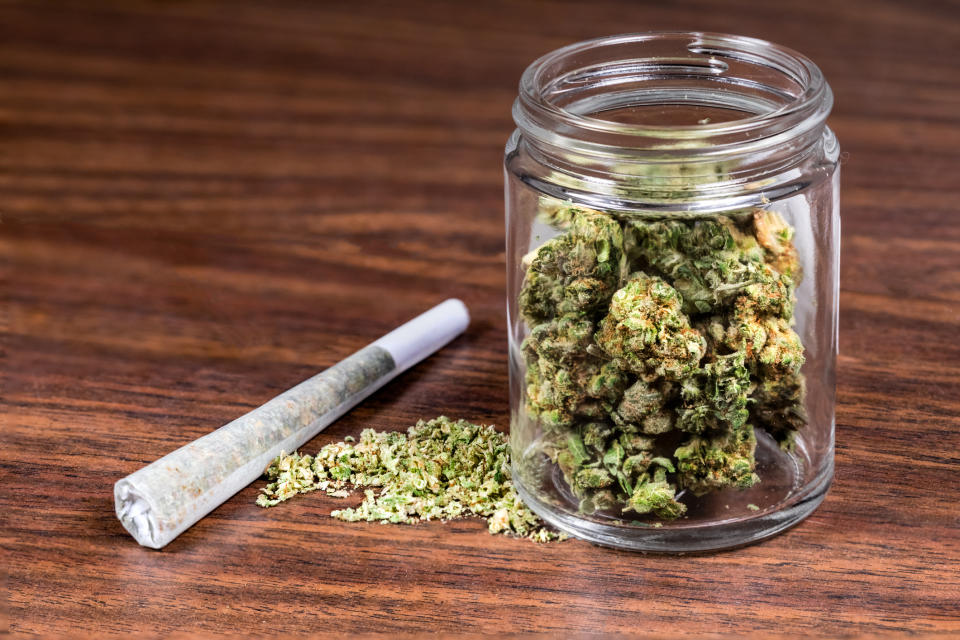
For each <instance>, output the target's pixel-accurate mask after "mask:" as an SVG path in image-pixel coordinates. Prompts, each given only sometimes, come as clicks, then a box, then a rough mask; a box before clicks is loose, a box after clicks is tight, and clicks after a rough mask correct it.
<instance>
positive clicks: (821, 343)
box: [505, 33, 840, 552]
mask: <svg viewBox="0 0 960 640" xmlns="http://www.w3.org/2000/svg"><path fill="white" fill-rule="evenodd" d="M831 104H832V95H831V93H830V89H829V87H828V85H827V84H826V82H825V81H824V79H823V77H822V75H821V73H820V71H819V69H817V67H816V66H815V65H814V64H813V63H812V62H811V61H810V60H808V59H807V58H805V57H803V56H801V55H799V54H797V53H795V52H793V51H790V50H788V49H785V48H782V47H779V46H776V45H773V44H771V43H768V42H763V41H759V40H754V39H750V38H742V37H736V36H726V35H716V34H703V33H651V34H638V35H628V36H617V37H611V38H603V39H599V40H592V41H588V42H583V43H579V44H575V45H572V46H569V47H566V48H564V49H560V50H558V51H555V52H553V53H550V54H548V55H546V56H544V57H543V58H541V59H539V60H537V61H536V62H534V63H533V64H532V65H531V66H530V67H529V68H528V69H527V71H526V72H525V73H524V75H523V78H522V80H521V83H520V95H519V97H518V98H517V101H516V103H515V105H514V119H515V121H516V123H517V130H516V131H515V132H514V133H513V135H512V136H511V138H510V140H509V141H508V143H507V147H506V157H505V169H506V172H505V178H506V213H507V272H508V273H507V280H508V301H507V307H508V318H509V349H510V384H511V393H510V403H511V445H512V450H513V475H514V482H515V484H516V486H517V488H518V490H519V492H520V493H521V495H522V496H523V498H524V500H525V501H526V502H527V504H529V505H530V507H531V508H532V509H533V510H534V511H536V512H537V513H538V514H539V515H540V516H541V517H543V518H544V519H545V520H546V521H548V522H550V523H551V524H553V525H555V526H556V527H558V528H560V529H562V530H564V531H566V532H568V533H570V534H572V535H574V536H577V537H581V538H584V539H587V540H590V541H592V542H596V543H599V544H604V545H609V546H615V547H624V548H630V549H637V550H645V551H659V552H687V551H701V550H709V549H720V548H725V547H730V546H736V545H741V544H746V543H749V542H752V541H756V540H759V539H762V538H764V537H767V536H770V535H773V534H775V533H777V532H779V531H782V530H783V529H785V528H787V527H789V526H791V525H792V524H795V523H796V522H798V521H800V520H801V519H803V518H804V517H806V516H807V515H809V514H810V513H811V512H812V511H813V510H814V509H815V508H816V506H817V505H818V504H819V503H820V502H821V501H822V500H823V498H824V495H825V494H826V491H827V489H828V487H829V484H830V480H831V478H832V474H833V430H834V367H835V360H836V352H837V338H836V332H837V293H838V291H837V289H838V259H839V224H840V221H839V211H838V187H839V182H838V181H839V171H838V164H837V158H838V152H839V149H838V146H837V142H836V139H835V138H834V136H833V134H832V132H831V131H830V130H829V129H828V128H827V127H826V126H825V119H826V116H827V114H828V113H829V111H830V107H831Z"/></svg>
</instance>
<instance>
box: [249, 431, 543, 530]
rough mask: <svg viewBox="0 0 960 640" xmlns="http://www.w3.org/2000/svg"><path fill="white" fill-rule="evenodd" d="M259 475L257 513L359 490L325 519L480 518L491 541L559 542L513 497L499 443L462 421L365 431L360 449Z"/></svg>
mask: <svg viewBox="0 0 960 640" xmlns="http://www.w3.org/2000/svg"><path fill="white" fill-rule="evenodd" d="M351 440H352V439H351ZM265 473H266V475H267V477H268V478H269V479H270V480H271V482H270V483H269V484H267V486H266V487H264V488H263V489H262V490H261V491H262V493H261V495H260V496H258V498H257V504H258V505H260V506H261V507H269V506H273V505H275V504H278V503H280V502H283V501H284V500H288V499H289V498H292V497H293V496H295V495H297V494H298V493H306V492H309V491H314V490H318V489H319V490H321V491H325V492H326V493H327V494H328V495H332V496H337V497H346V496H348V495H349V491H350V490H351V489H358V488H366V490H365V491H364V499H363V502H361V503H360V505H359V506H357V507H352V508H347V509H338V510H336V511H334V512H333V513H331V514H330V515H332V516H333V517H335V518H339V519H341V520H347V521H351V522H355V521H360V520H365V521H370V522H374V521H379V522H393V523H412V522H416V521H419V520H433V519H440V520H450V519H453V518H462V517H466V516H480V517H483V518H486V519H487V524H488V528H489V530H490V532H491V533H509V534H513V535H517V536H522V537H527V538H531V539H533V540H535V541H537V542H548V541H551V540H557V539H559V538H560V537H561V536H559V535H558V534H557V533H555V532H553V531H551V530H549V529H547V528H546V527H545V526H544V524H543V522H542V521H541V520H540V519H539V518H538V517H537V516H536V515H534V513H533V512H532V511H530V510H529V509H528V508H527V506H526V505H524V504H523V502H522V501H521V500H520V497H519V496H518V495H517V492H516V490H515V489H514V487H513V482H512V481H511V479H510V445H509V443H508V442H507V439H506V437H504V435H503V434H501V433H499V432H497V431H496V430H494V428H493V427H492V426H480V425H476V424H472V423H470V422H467V421H465V420H451V419H449V418H446V417H443V416H441V417H439V418H436V419H434V420H430V421H423V420H421V421H420V422H418V423H417V424H416V426H413V427H410V429H409V430H408V431H407V433H406V434H404V433H400V432H378V431H374V430H373V429H365V430H364V431H363V432H362V433H361V434H360V439H359V441H357V442H355V443H354V442H352V441H347V440H344V441H343V442H337V443H333V444H329V445H327V446H325V447H323V448H322V449H321V450H320V452H319V453H317V455H316V456H314V457H311V456H301V455H299V454H297V453H293V454H289V455H281V456H279V457H278V458H277V459H276V460H274V462H273V463H272V464H271V465H270V466H269V467H268V468H267V470H266V472H265ZM374 487H375V488H376V491H374V489H373V488H374Z"/></svg>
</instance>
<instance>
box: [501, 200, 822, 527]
mask: <svg viewBox="0 0 960 640" xmlns="http://www.w3.org/2000/svg"><path fill="white" fill-rule="evenodd" d="M540 216H541V219H543V220H544V221H545V222H546V223H548V224H550V225H551V226H553V227H554V228H557V229H559V230H560V231H561V232H562V233H561V234H560V235H558V236H557V237H555V238H553V239H551V240H548V241H547V242H545V243H544V244H542V245H541V246H540V247H538V248H537V249H536V250H534V251H533V252H531V253H530V254H529V255H528V256H526V257H525V258H524V266H525V267H526V269H527V271H526V275H525V278H524V283H523V288H522V290H521V292H520V297H519V306H520V312H521V314H522V316H523V319H524V321H525V322H526V324H527V326H528V327H529V335H528V337H527V338H526V340H525V341H524V343H523V352H524V357H525V359H526V364H527V369H526V407H527V411H528V413H529V414H530V415H531V416H532V417H533V418H535V419H537V420H538V421H539V422H540V424H541V425H542V428H543V430H544V432H545V433H544V437H543V441H542V446H541V451H542V452H543V453H544V454H546V455H547V456H548V457H549V459H550V460H551V461H553V462H554V463H556V465H557V466H558V467H559V468H560V470H561V471H562V474H563V477H564V479H565V481H566V483H567V484H568V485H569V487H570V490H571V491H572V492H573V494H574V495H575V496H576V497H577V498H578V499H579V500H580V509H581V510H582V511H584V512H586V513H590V512H594V511H596V510H599V509H619V510H621V511H623V512H626V513H630V512H632V513H636V514H652V515H654V516H656V517H659V518H663V519H673V518H677V517H679V516H681V515H683V514H684V513H685V511H686V506H685V505H684V504H683V503H682V502H680V501H678V500H677V499H676V496H677V494H678V492H680V491H681V490H687V491H689V492H691V493H693V494H695V495H703V494H705V493H708V492H711V491H715V490H719V489H724V488H727V487H739V488H746V487H750V486H752V485H754V484H755V483H757V482H758V481H759V478H758V476H757V474H756V473H755V471H754V470H755V466H756V461H755V459H754V450H755V448H756V437H755V434H754V427H755V426H757V427H762V428H764V429H766V430H767V431H768V432H769V433H770V435H772V436H773V437H774V438H776V439H777V441H778V442H779V443H780V445H781V447H783V448H784V449H785V450H788V449H790V448H791V447H792V446H793V442H794V438H795V435H796V430H797V429H798V428H800V427H802V426H803V425H804V424H805V423H806V415H805V412H804V407H803V395H804V382H803V378H802V376H801V374H800V367H801V365H802V364H803V361H804V356H803V345H802V344H801V342H800V339H799V337H798V336H797V334H796V333H795V332H794V330H793V329H792V326H791V325H792V321H793V309H794V303H795V297H794V288H795V286H796V284H797V283H798V282H799V279H800V277H801V272H800V266H799V262H798V258H797V251H796V248H795V247H794V245H793V242H792V238H793V229H792V228H791V227H790V226H789V225H788V224H787V223H786V222H785V221H784V219H783V218H782V217H781V216H780V215H779V214H778V213H776V212H773V211H769V210H765V209H754V210H746V211H738V212H735V213H731V214H730V215H727V216H716V217H713V218H709V219H697V220H693V219H667V220H665V219H660V220H652V219H636V218H634V219H618V218H617V217H615V216H613V215H610V214H607V213H604V212H600V211H594V210H591V209H587V208H584V207H579V206H573V205H570V204H563V203H559V202H558V201H553V200H549V199H544V200H543V201H542V203H541V211H540Z"/></svg>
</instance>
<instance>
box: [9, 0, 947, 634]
mask: <svg viewBox="0 0 960 640" xmlns="http://www.w3.org/2000/svg"><path fill="white" fill-rule="evenodd" d="M958 25H960V8H958V5H956V4H955V3H951V2H936V1H929V2H924V1H913V2H902V3H897V2H890V1H867V0H856V1H851V2H843V3H840V2H835V3H817V2H803V3H783V2H776V3H770V2H755V1H747V0H736V1H734V2H729V3H716V2H708V1H707V0H699V1H695V2H677V3H662V2H660V3H635V2H624V3H618V2H612V1H602V2H560V3H553V4H549V5H548V4H545V3H538V2H523V3H518V2H509V3H508V2H505V1H504V2H493V3H469V4H468V3H440V2H420V1H418V2H406V3H389V2H376V3H363V4H362V6H361V5H360V4H359V3H332V2H331V3H328V2H323V3H299V2H270V3H257V2H230V3H207V2H198V3H185V2H167V3H157V4H153V3H144V2H123V3H120V2H118V3H91V2H83V3H81V2H75V3H70V2H66V3H65V2H58V3H53V2H49V3H47V2H12V3H10V2H7V3H3V4H2V6H0V219H2V223H0V257H2V262H0V264H2V271H0V274H2V280H0V286H2V288H0V293H2V307H0V322H2V329H3V344H2V355H3V360H2V371H0V373H2V391H0V394H2V421H3V423H2V425H3V440H4V443H3V447H2V452H0V458H2V467H0V468H2V474H3V490H2V493H0V506H2V510H3V534H2V543H3V544H2V547H3V555H4V558H3V562H2V564H3V566H4V569H5V571H6V572H7V575H6V580H5V582H6V588H7V592H8V593H7V598H6V599H7V600H8V603H7V607H6V610H5V613H6V614H7V615H8V616H9V624H10V630H11V631H12V632H14V633H15V634H17V635H23V636H26V635H31V634H43V635H50V636H64V635H66V634H81V635H82V634H86V635H96V636H97V637H104V636H112V635H129V634H132V633H136V632H140V633H147V634H150V633H161V634H168V633H172V632H183V633H189V632H201V633H204V634H206V635H233V634H237V633H250V634H256V635H264V634H279V633H280V632H283V633H284V635H288V636H289V635H296V634H297V633H311V632H331V631H335V632H341V633H346V632H351V631H358V632H384V633H386V632H416V631H420V632H434V631H436V632H445V633H448V634H450V633H478V634H489V633H509V632H514V633H516V632H531V631H533V632H541V633H546V634H551V635H552V634H557V633H560V632H563V633H564V634H566V635H585V634H592V633H597V632H603V633H611V634H612V633H618V634H631V633H644V632H647V633H653V634H656V635H659V636H665V637H666V636H670V637H673V636H686V635H693V634H708V635H711V634H712V635H726V634H731V633H734V632H736V633H740V634H749V633H753V634H759V635H764V636H768V635H775V634H780V635H785V636H796V635H798V634H799V635H812V634H823V635H830V636H836V635H855V634H870V635H884V634H894V635H896V634H903V633H913V634H920V635H923V634H929V635H943V636H949V635H951V634H960V612H958V602H960V577H958V565H960V539H958V525H960V519H958V516H960V507H958V503H960V454H958V451H960V339H958V332H960V225H958V224H957V221H958V219H957V213H958V209H957V203H958V202H960V182H957V180H956V175H957V173H958V169H960V162H958V161H960V74H958V71H957V66H956V60H955V56H956V43H957V42H958V41H960V29H958ZM667 28H673V29H691V28H693V29H705V30H713V31H728V32H735V33H742V34H744V35H752V36H758V37H764V38H768V39H771V40H775V41H778V42H781V43H783V44H786V45H788V46H792V47H794V48H796V49H799V50H802V51H804V52H805V53H807V54H808V55H810V56H811V57H812V58H814V59H815V60H816V61H817V62H818V63H819V64H820V65H821V66H822V68H823V69H824V71H825V73H826V75H827V77H828V79H829V80H830V82H831V84H832V85H833V88H834V91H835V93H836V96H837V102H836V108H835V112H834V115H833V116H832V118H831V124H832V126H833V127H834V129H835V130H836V132H837V134H838V136H839V138H840V140H841V143H842V145H843V147H844V149H845V156H844V158H845V160H844V169H843V171H844V177H843V182H844V186H843V223H844V224H843V259H842V274H841V282H842V295H841V333H840V348H841V357H840V362H839V385H838V396H839V406H838V416H837V418H838V423H837V471H836V479H835V484H834V487H833V488H832V490H831V492H830V494H829V496H828V497H827V499H826V502H825V503H824V504H823V506H822V507H821V508H820V509H819V510H818V511H817V512H816V513H815V514H814V515H813V516H812V517H811V518H810V519H809V520H807V521H805V522H804V523H803V524H801V525H800V526H798V527H796V528H795V529H793V530H791V531H789V532H787V533H786V534H784V535H781V536H779V537H777V538H774V539H772V540H770V541H768V542H765V543H763V544H760V545H756V546H752V547H748V548H745V549H740V550H736V551H730V552H726V553H720V554H714V555H707V556H696V557H684V558H673V557H657V556H642V555H635V554H627V553H620V552H615V551H611V550H607V549H602V548H598V547H593V546H591V545H589V544H586V543H581V542H578V541H570V542H566V543H563V544H558V545H547V546H537V545H534V544H532V543H529V542H526V541H522V540H513V539H508V538H503V537H492V536H490V535H488V534H487V533H486V531H485V530H484V526H483V524H482V523H481V522H479V521H461V522H454V523H447V524H443V523H430V524H423V525H419V526H411V527H391V526H382V525H376V524H354V525H349V524H345V523H341V522H338V521H334V520H331V519H330V518H328V517H327V514H328V513H329V511H330V510H331V509H332V508H333V507H334V505H335V504H340V503H339V502H337V501H336V499H333V498H327V497H325V496H319V495H311V496H309V497H304V498H303V499H300V500H297V501H295V502H292V503H290V504H288V505H285V506H284V507H283V508H277V509H272V510H261V509H259V508H258V507H256V506H254V504H253V500H254V496H255V494H256V487H255V486H251V487H249V488H247V489H246V490H245V491H243V492H242V493H241V494H239V495H238V496H236V497H235V498H233V499H232V500H230V501H228V502H227V503H226V504H224V505H223V506H222V507H220V508H219V509H217V510H216V511H215V512H214V513H212V514H211V515H210V516H209V517H207V518H206V519H204V520H203V521H201V522H200V523H199V524H198V525H197V526H195V527H193V528H192V529H191V530H189V531H188V532H186V533H185V534H184V535H182V536H181V537H180V538H179V539H177V540H176V541H175V542H173V543H172V544H171V545H170V546H169V547H167V548H166V549H165V550H164V551H162V552H154V551H149V550H147V549H144V548H141V547H139V546H137V545H136V544H135V543H134V541H133V540H132V539H131V538H130V537H129V536H128V535H127V534H126V533H125V532H124V531H123V529H122V527H121V526H120V524H119V522H118V521H117V520H116V518H115V516H114V514H113V506H112V495H111V488H112V484H113V482H114V481H115V480H116V479H118V478H120V477H122V476H124V475H126V474H128V473H130V472H132V471H133V470H135V469H137V468H139V467H140V466H141V465H143V464H145V463H147V462H149V461H152V460H154V459H156V458H157V457H159V456H161V455H163V454H165V453H167V452H168V451H170V450H171V449H173V448H175V447H176V446H179V445H180V444H182V443H185V442H187V441H190V440H192V439H193V438H196V437H197V436H199V435H201V434H203V433H205V432H207V431H209V430H210V429H212V428H215V427H217V426H219V425H221V424H223V423H224V422H226V421H228V420H230V419H232V418H234V417H236V416H238V415H240V414H241V413H243V412H244V411H246V410H247V409H249V408H251V407H254V406H256V405H258V404H260V403H262V402H263V401H265V400H267V399H268V398H270V397H272V396H273V395H274V394H276V393H277V392H279V391H281V390H283V389H285V388H287V387H289V386H291V385H292V384H294V383H296V382H298V381H300V380H301V379H303V378H305V377H307V376H308V375H310V374H312V373H314V372H316V371H318V370H320V369H322V368H324V367H326V366H329V365H331V364H332V363H334V362H336V361H338V360H339V359H341V358H342V357H344V356H345V355H347V354H349V353H351V352H352V351H354V350H355V349H356V348H357V347H359V346H361V345H363V344H366V343H367V342H369V341H370V340H371V339H373V338H376V337H378V336H379V335H381V334H382V333H383V332H385V331H387V330H389V329H390V328H392V327H394V326H396V325H397V324H398V323H400V322H401V321H403V320H406V319H408V318H409V317H412V316H413V315H415V314H416V313H418V312H420V311H422V310H424V309H426V308H427V307H429V306H430V305H432V304H435V303H436V302H438V301H440V300H442V299H444V298H447V297H450V296H458V297H460V298H462V299H464V300H465V301H466V302H467V304H468V305H469V306H470V308H471V311H472V313H473V316H474V323H473V325H472V326H471V328H470V330H469V332H468V333H467V334H466V335H464V336H463V337H462V338H460V339H459V340H457V341H456V342H455V343H453V344H451V345H450V346H449V347H448V348H446V349H444V350H443V351H442V352H440V353H438V354H437V355H435V356H434V357H432V358H430V359H429V360H427V361H426V362H424V363H423V364H421V365H420V366H418V367H416V368H415V369H413V370H411V371H410V372H409V373H407V374H406V375H404V376H403V377H402V378H399V379H397V380H396V381H394V382H393V383H391V384H390V385H389V386H388V387H386V388H384V389H383V390H381V391H380V392H379V393H378V394H377V395H376V396H374V397H373V398H371V399H370V400H369V401H367V402H365V403H364V404H363V405H362V406H360V407H358V408H357V409H356V410H355V411H353V412H352V413H350V414H349V415H347V416H346V417H345V418H343V419H342V420H341V421H339V422H338V423H337V424H335V425H333V426H332V427H331V428H330V429H329V430H328V431H327V432H325V433H323V434H321V435H320V436H319V437H317V438H316V439H315V440H314V441H313V442H311V443H310V444H309V445H308V446H307V449H308V450H313V449H316V448H318V447H319V446H321V445H322V444H324V443H326V442H328V441H331V440H334V439H340V438H342V437H343V436H345V435H347V434H353V433H356V432H357V431H358V430H359V429H360V428H362V427H366V426H374V427H378V428H381V429H398V428H403V427H405V426H407V425H409V424H410V423H411V422H413V421H414V420H416V419H417V418H421V417H432V416H435V415H438V414H447V415H451V416H462V417H467V418H470V419H473V420H477V421H486V422H492V423H495V424H497V425H500V426H501V427H504V428H505V427H506V425H507V422H508V407H507V366H506V333H505V318H504V275H503V274H504V251H503V223H502V192H501V168H500V166H501V154H502V148H503V144H504V142H505V140H506V137H507V135H508V134H509V132H510V131H511V129H512V123H511V120H510V105H511V102H512V99H513V97H514V95H515V87H516V83H517V80H518V78H519V76H520V73H521V71H522V70H523V68H524V66H525V65H526V64H527V63H529V62H530V61H531V60H532V59H534V58H535V57H536V56H538V55H540V54H542V53H544V52H546V51H548V50H551V49H553V48H555V47H557V46H560V45H563V44H566V43H569V42H572V41H575V40H578V39H582V38H585V37H591V36H597V35H603V34H608V33H618V32H623V31H629V30H645V29H667Z"/></svg>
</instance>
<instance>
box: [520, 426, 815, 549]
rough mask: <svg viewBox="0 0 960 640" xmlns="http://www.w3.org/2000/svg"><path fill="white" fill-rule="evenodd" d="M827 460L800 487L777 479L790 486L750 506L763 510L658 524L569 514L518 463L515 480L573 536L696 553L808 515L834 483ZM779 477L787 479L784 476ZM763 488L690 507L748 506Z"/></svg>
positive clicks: (773, 531)
mask: <svg viewBox="0 0 960 640" xmlns="http://www.w3.org/2000/svg"><path fill="white" fill-rule="evenodd" d="M771 442H772V439H771ZM759 449H760V450H758V462H759V459H760V458H761V457H766V456H761V453H766V454H767V455H773V454H774V452H773V451H772V450H769V449H768V450H766V451H763V450H764V449H767V447H764V446H763V444H761V446H760V447H759ZM784 455H786V454H784ZM828 459H829V462H828V463H827V464H825V465H824V466H823V468H821V469H820V471H819V473H817V475H816V476H815V477H813V478H812V479H810V480H809V481H808V482H807V483H805V484H804V485H803V486H802V487H800V486H796V485H794V486H792V487H784V486H783V484H780V483H773V484H780V486H781V487H783V488H784V489H786V491H785V493H784V495H783V496H782V499H781V500H777V501H775V504H769V503H768V504H769V506H767V505H764V508H762V509H759V508H758V507H755V505H752V504H751V505H750V507H753V508H758V509H759V510H758V511H757V512H756V513H753V512H751V511H747V515H745V514H743V512H742V510H741V509H737V508H735V509H734V511H733V512H731V516H733V517H726V518H720V517H717V516H716V515H714V517H712V518H710V517H693V518H688V519H681V520H677V521H673V522H666V523H657V522H656V521H650V522H633V523H627V522H623V521H622V520H617V519H615V518H612V517H607V516H603V515H600V517H597V515H594V516H592V517H591V516H587V517H584V515H583V514H580V513H570V512H567V511H565V510H563V509H558V508H557V505H555V504H549V503H548V502H545V501H544V500H542V499H541V498H538V497H537V496H535V495H534V494H532V493H531V492H530V491H528V490H527V488H526V486H525V485H524V482H523V481H520V480H519V479H518V478H517V475H516V468H514V471H513V474H514V477H513V483H514V486H515V487H516V489H517V492H518V493H519V494H520V497H521V498H522V499H523V501H524V502H525V503H526V504H527V506H529V507H530V509H531V510H532V511H533V512H534V513H536V514H537V515H538V516H540V517H541V518H542V519H543V520H544V521H545V522H547V523H548V524H550V525H551V526H553V527H555V528H557V529H559V530H560V531H563V532H564V533H567V534H569V535H571V536H573V537H575V538H580V539H582V540H586V541H587V542H592V543H594V544H598V545H601V546H605V547H611V548H616V549H627V550H631V551H642V552H652V553H696V552H708V551H719V550H722V549H731V548H735V547H741V546H745V545H748V544H752V543H754V542H759V541H761V540H764V539H766V538H769V537H771V536H774V535H777V534H778V533H780V532H782V531H785V530H786V529H789V528H790V527H792V526H793V525H795V524H797V523H799V522H800V521H801V520H803V519H804V518H806V517H807V516H809V515H810V514H811V513H813V511H814V510H815V509H816V508H817V507H818V506H819V505H820V503H821V502H823V499H824V498H825V497H826V495H827V491H828V490H829V488H830V483H831V481H832V479H833V459H832V456H829V458H828ZM780 468H781V469H783V468H784V467H782V466H781V467H780ZM791 475H792V474H791ZM551 476H553V474H551ZM553 477H554V478H555V480H554V482H556V483H557V484H559V485H563V480H562V478H560V477H559V476H553ZM762 477H763V476H762ZM765 480H766V482H767V484H768V486H770V484H771V483H770V481H771V480H773V478H770V477H766V478H765ZM781 480H786V478H782V479H781ZM761 484H763V483H761ZM791 484H792V483H791ZM759 489H760V485H758V486H757V487H755V488H753V489H750V490H747V491H739V492H738V491H736V490H732V489H731V490H728V491H725V492H722V493H724V494H727V496H728V497H729V498H732V500H723V499H718V494H714V495H713V496H712V497H708V498H707V499H706V500H697V499H695V502H699V503H700V504H699V505H697V506H695V507H694V508H693V509H692V511H694V512H697V511H700V512H701V515H702V516H706V515H707V513H705V511H706V510H709V511H712V512H713V513H714V514H716V513H717V510H718V509H722V508H725V507H727V506H728V505H721V504H720V503H721V502H725V501H729V502H733V501H736V502H737V503H740V504H741V505H742V506H746V505H747V503H748V500H749V497H748V496H749V494H750V493H753V492H755V491H758V490H759ZM554 491H555V492H556V493H557V494H567V495H569V492H568V491H567V490H566V487H565V486H562V487H560V486H555V487H554ZM738 494H739V495H738ZM738 512H739V513H738ZM734 514H736V515H734ZM604 520H606V521H604Z"/></svg>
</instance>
